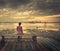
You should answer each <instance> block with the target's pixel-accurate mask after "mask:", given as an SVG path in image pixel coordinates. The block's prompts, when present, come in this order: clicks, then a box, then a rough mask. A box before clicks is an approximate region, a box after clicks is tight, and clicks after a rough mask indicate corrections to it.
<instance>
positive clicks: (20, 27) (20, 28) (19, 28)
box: [17, 23, 23, 34]
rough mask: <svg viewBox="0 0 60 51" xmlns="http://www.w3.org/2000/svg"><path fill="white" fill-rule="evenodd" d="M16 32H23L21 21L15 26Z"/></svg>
mask: <svg viewBox="0 0 60 51" xmlns="http://www.w3.org/2000/svg"><path fill="white" fill-rule="evenodd" d="M17 32H18V34H23V30H22V26H21V23H19V26H17Z"/></svg>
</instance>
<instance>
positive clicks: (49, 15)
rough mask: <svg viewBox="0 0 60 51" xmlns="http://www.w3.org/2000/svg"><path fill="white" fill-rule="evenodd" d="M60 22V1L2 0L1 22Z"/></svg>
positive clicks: (0, 4)
mask: <svg viewBox="0 0 60 51" xmlns="http://www.w3.org/2000/svg"><path fill="white" fill-rule="evenodd" d="M7 21H8V22H19V21H22V22H28V21H42V22H60V0H0V22H7Z"/></svg>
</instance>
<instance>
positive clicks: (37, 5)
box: [0, 0, 60, 15]
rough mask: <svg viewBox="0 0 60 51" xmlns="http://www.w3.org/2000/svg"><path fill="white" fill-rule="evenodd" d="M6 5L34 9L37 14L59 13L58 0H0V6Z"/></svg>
mask: <svg viewBox="0 0 60 51" xmlns="http://www.w3.org/2000/svg"><path fill="white" fill-rule="evenodd" d="M6 5H7V6H8V7H10V8H13V9H15V8H18V7H20V9H21V8H23V9H25V10H35V11H38V13H37V14H39V13H41V12H42V13H46V14H49V15H50V14H60V0H0V7H2V6H3V7H5V6H6ZM21 6H23V7H21Z"/></svg>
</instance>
